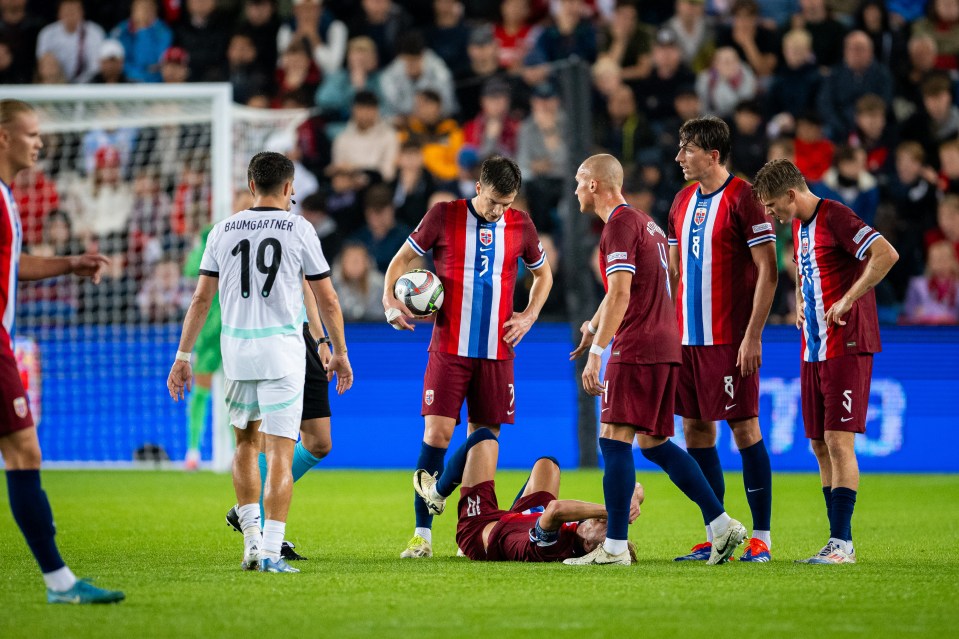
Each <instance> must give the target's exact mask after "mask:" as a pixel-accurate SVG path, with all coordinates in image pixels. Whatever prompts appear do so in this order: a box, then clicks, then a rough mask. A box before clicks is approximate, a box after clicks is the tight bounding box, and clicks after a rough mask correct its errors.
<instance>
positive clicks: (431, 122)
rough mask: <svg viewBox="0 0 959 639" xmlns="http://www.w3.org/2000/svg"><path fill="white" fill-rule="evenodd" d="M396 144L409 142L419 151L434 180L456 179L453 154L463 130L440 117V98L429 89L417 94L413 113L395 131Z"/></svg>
mask: <svg viewBox="0 0 959 639" xmlns="http://www.w3.org/2000/svg"><path fill="white" fill-rule="evenodd" d="M399 136H400V142H405V141H407V140H412V141H413V142H416V143H417V144H419V145H420V148H422V149H423V164H424V166H426V170H427V171H429V172H430V173H432V174H433V176H434V177H436V178H437V179H438V180H452V179H454V178H455V177H456V170H457V169H456V154H457V153H458V152H459V150H460V147H461V146H463V131H462V129H460V128H459V125H457V124H456V121H455V120H453V119H451V118H446V119H444V118H443V115H442V98H441V97H440V95H439V94H438V93H436V92H435V91H433V90H432V89H426V90H423V91H419V92H417V94H416V98H415V99H414V101H413V113H412V114H411V115H410V117H409V118H407V122H406V126H403V127H400V129H399Z"/></svg>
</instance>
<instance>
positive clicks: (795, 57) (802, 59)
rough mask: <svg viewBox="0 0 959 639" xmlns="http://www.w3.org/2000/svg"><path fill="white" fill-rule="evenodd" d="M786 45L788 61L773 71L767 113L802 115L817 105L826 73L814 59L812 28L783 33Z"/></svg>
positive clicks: (784, 47)
mask: <svg viewBox="0 0 959 639" xmlns="http://www.w3.org/2000/svg"><path fill="white" fill-rule="evenodd" d="M782 49H783V60H784V61H785V64H781V65H779V66H778V67H777V68H776V73H775V75H773V79H772V84H771V85H770V87H769V91H768V92H767V94H766V113H767V114H768V115H769V116H770V117H772V116H774V115H776V114H778V113H790V114H791V115H792V116H793V117H798V116H799V115H800V114H802V113H805V112H806V111H808V110H809V109H811V108H812V107H813V106H814V105H815V102H816V94H817V92H818V91H819V85H820V83H821V82H822V76H821V75H820V74H819V69H818V67H817V66H816V64H815V62H814V61H815V58H814V57H813V52H812V37H811V36H810V35H809V32H808V31H805V30H803V29H793V30H791V31H788V32H787V33H786V35H784V36H783V41H782Z"/></svg>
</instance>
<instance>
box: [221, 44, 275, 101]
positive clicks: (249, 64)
mask: <svg viewBox="0 0 959 639" xmlns="http://www.w3.org/2000/svg"><path fill="white" fill-rule="evenodd" d="M256 57H257V52H256V44H255V43H254V41H253V38H252V37H251V36H250V34H249V33H246V32H244V31H238V32H236V33H234V34H233V35H232V36H231V37H230V44H229V46H228V47H227V48H226V63H227V79H228V80H229V81H230V84H231V85H232V86H233V101H234V102H236V103H237V104H246V102H247V101H248V100H249V99H250V98H251V97H252V96H254V95H258V94H261V93H268V92H269V91H270V90H271V87H270V77H271V76H268V75H266V74H265V73H263V72H262V71H261V70H260V68H259V66H257V64H256Z"/></svg>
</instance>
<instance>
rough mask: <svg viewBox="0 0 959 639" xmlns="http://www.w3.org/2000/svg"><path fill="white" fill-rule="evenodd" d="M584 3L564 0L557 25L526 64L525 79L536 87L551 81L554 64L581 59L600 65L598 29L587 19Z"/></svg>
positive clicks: (545, 31) (557, 11)
mask: <svg viewBox="0 0 959 639" xmlns="http://www.w3.org/2000/svg"><path fill="white" fill-rule="evenodd" d="M583 5H584V3H583V0H560V2H559V3H558V5H557V6H556V9H555V11H554V12H553V23H552V24H551V25H550V26H548V27H546V28H545V29H543V31H542V33H540V34H539V37H538V38H536V43H535V44H534V45H533V48H532V49H531V50H530V52H529V54H528V55H527V56H526V59H525V60H524V64H525V65H526V69H525V70H524V71H523V79H524V80H525V81H526V83H527V84H528V85H530V86H536V85H537V84H540V83H542V82H545V81H546V80H547V79H549V77H550V75H551V74H552V73H553V68H552V64H553V63H554V62H559V61H561V60H566V59H567V58H569V57H570V56H574V55H575V56H577V57H578V58H579V59H581V60H585V61H586V62H590V63H592V62H595V61H596V54H597V50H596V27H594V26H593V23H592V22H590V20H589V19H587V18H586V17H585V16H584V15H583Z"/></svg>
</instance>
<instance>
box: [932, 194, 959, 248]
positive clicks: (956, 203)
mask: <svg viewBox="0 0 959 639" xmlns="http://www.w3.org/2000/svg"><path fill="white" fill-rule="evenodd" d="M924 239H925V244H926V252H927V253H928V251H929V248H930V247H931V246H932V245H933V244H935V243H936V242H941V241H942V240H945V241H947V242H949V243H950V244H952V246H953V248H954V249H955V250H956V256H957V257H959V195H956V194H955V193H947V194H946V195H944V196H942V199H940V200H939V206H938V207H937V209H936V228H934V229H930V230H929V231H926V235H925V238H924Z"/></svg>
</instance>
